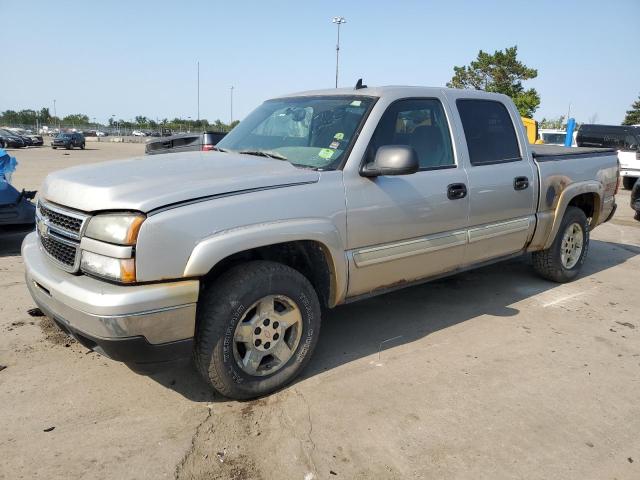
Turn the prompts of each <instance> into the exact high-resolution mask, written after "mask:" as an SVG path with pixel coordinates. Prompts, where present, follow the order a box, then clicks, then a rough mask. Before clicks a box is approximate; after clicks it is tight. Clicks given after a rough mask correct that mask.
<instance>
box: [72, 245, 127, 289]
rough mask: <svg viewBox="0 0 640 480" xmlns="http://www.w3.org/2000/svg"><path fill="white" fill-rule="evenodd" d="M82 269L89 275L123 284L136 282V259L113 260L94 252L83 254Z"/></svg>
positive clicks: (84, 252)
mask: <svg viewBox="0 0 640 480" xmlns="http://www.w3.org/2000/svg"><path fill="white" fill-rule="evenodd" d="M80 268H81V269H82V270H83V271H84V272H87V273H93V274H95V275H98V276H100V277H104V278H108V279H110V280H115V281H117V282H122V283H133V282H135V281H136V261H135V259H134V258H113V257H107V256H105V255H100V254H97V253H93V252H87V251H83V252H82V259H81V260H80Z"/></svg>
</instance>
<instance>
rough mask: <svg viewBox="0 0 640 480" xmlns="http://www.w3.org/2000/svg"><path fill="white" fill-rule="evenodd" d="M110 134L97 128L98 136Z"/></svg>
mask: <svg viewBox="0 0 640 480" xmlns="http://www.w3.org/2000/svg"><path fill="white" fill-rule="evenodd" d="M108 136H109V134H108V133H107V132H103V131H102V130H96V137H108Z"/></svg>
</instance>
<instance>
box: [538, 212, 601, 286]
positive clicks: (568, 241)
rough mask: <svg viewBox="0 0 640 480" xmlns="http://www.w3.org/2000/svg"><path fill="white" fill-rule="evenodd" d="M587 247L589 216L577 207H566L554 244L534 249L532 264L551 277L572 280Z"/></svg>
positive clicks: (562, 281)
mask: <svg viewBox="0 0 640 480" xmlns="http://www.w3.org/2000/svg"><path fill="white" fill-rule="evenodd" d="M588 250H589V222H588V221H587V216H586V215H585V214H584V212H583V211H582V210H580V209H579V208H577V207H567V211H566V212H565V214H564V217H563V219H562V223H561V224H560V228H559V229H558V233H557V234H556V238H555V240H554V241H553V243H552V244H551V246H550V247H549V248H548V249H546V250H541V251H539V252H534V253H533V268H534V269H535V270H536V272H537V273H538V274H539V275H541V276H542V277H544V278H546V279H548V280H553V281H554V282H559V283H565V282H569V281H571V280H573V279H574V278H576V277H577V276H578V273H580V269H581V268H582V265H583V263H584V260H585V257H586V256H587V251H588Z"/></svg>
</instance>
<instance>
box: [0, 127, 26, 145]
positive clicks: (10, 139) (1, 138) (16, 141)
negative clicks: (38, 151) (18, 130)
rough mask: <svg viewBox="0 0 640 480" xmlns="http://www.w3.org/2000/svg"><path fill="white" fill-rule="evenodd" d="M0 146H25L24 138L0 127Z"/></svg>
mask: <svg viewBox="0 0 640 480" xmlns="http://www.w3.org/2000/svg"><path fill="white" fill-rule="evenodd" d="M0 147H2V148H22V147H26V145H25V143H24V140H23V139H22V137H20V136H19V135H16V134H15V133H13V132H12V131H10V130H4V129H2V128H0Z"/></svg>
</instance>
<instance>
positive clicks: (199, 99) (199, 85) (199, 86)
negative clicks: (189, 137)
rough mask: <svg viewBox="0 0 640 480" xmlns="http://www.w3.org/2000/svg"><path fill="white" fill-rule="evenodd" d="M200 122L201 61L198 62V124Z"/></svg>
mask: <svg viewBox="0 0 640 480" xmlns="http://www.w3.org/2000/svg"><path fill="white" fill-rule="evenodd" d="M199 121H200V61H198V122H199Z"/></svg>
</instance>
